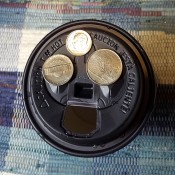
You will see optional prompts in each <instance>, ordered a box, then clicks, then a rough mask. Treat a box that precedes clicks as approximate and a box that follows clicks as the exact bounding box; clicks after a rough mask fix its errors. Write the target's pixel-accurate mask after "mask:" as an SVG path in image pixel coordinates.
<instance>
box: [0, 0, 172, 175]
mask: <svg viewBox="0 0 175 175" xmlns="http://www.w3.org/2000/svg"><path fill="white" fill-rule="evenodd" d="M79 19H99V20H103V21H108V22H111V23H113V24H116V25H118V26H120V27H121V28H123V29H125V30H127V31H128V32H129V33H130V34H132V35H133V36H134V37H135V38H136V39H137V40H138V41H139V42H140V43H141V45H142V46H143V48H144V49H145V51H146V52H147V54H148V56H149V58H150V61H151V63H152V65H153V68H154V70H155V74H156V76H157V83H158V92H157V99H156V104H155V110H154V112H153V114H152V116H151V117H150V119H149V121H148V123H147V125H146V126H145V128H144V129H143V130H142V132H141V133H140V135H139V136H138V137H137V138H136V139H135V140H134V141H132V142H131V143H130V144H129V145H128V146H126V147H125V148H123V149H121V150H119V151H117V152H116V153H114V154H110V155H107V156H103V157H98V158H77V157H73V156H69V155H66V154H63V153H61V152H59V151H57V150H55V149H54V148H52V147H51V146H49V145H48V144H47V143H45V142H44V141H43V140H42V139H41V138H40V137H39V136H38V135H37V134H36V132H35V131H34V130H33V129H32V126H31V124H30V122H29V121H28V118H27V115H26V112H25V109H24V103H23V100H22V85H21V82H22V75H23V71H24V67H25V64H26V61H27V59H28V57H29V55H30V53H31V52H32V50H33V49H34V47H35V46H36V44H37V43H38V42H39V41H40V40H41V39H42V38H43V37H44V36H45V35H46V34H47V33H48V32H50V31H51V30H53V29H54V28H56V27H58V26H60V25H61V24H64V23H66V22H69V21H72V20H79ZM174 67H175V0H155V1H153V0H135V1H134V0H108V1H103V0H93V1H92V0H89V1H86V0H81V1H77V0H76V1H66V0H61V1H56V0H52V1H51V0H43V1H37V0H11V1H9V0H0V175H14V174H18V175H40V174H41V175H91V174H92V175H174V174H175V85H174V84H175V68H174Z"/></svg>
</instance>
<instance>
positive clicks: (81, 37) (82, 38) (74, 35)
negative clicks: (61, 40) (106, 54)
mask: <svg viewBox="0 0 175 175" xmlns="http://www.w3.org/2000/svg"><path fill="white" fill-rule="evenodd" d="M66 47H67V50H68V51H69V52H70V53H71V54H72V55H75V56H82V55H85V54H86V53H87V52H89V50H90V49H91V47H92V39H91V37H90V35H89V34H88V33H87V32H86V31H84V30H75V31H73V32H71V33H70V34H69V35H68V37H67V40H66Z"/></svg>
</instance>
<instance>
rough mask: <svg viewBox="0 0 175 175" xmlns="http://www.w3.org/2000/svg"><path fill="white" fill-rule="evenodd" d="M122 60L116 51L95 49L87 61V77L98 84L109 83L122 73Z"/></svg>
mask: <svg viewBox="0 0 175 175" xmlns="http://www.w3.org/2000/svg"><path fill="white" fill-rule="evenodd" d="M122 68H123V66H122V61H121V59H120V57H119V55H118V54H117V53H115V52H114V51H112V50H109V49H100V50H96V51H95V52H94V53H93V54H92V55H91V56H90V57H89V58H88V62H87V74H88V76H89V78H90V79H91V80H92V81H93V82H94V83H96V84H99V85H110V84H112V83H114V82H115V81H117V80H118V79H119V77H120V75H121V73H122Z"/></svg>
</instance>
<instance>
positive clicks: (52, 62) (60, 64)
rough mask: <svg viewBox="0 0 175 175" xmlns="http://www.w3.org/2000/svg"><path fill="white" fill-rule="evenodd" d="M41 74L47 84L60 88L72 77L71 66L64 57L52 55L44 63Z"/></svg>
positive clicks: (68, 60)
mask: <svg viewBox="0 0 175 175" xmlns="http://www.w3.org/2000/svg"><path fill="white" fill-rule="evenodd" d="M42 73H43V77H44V79H45V80H46V81H47V82H48V83H51V84H53V85H57V86H60V85H63V84H65V83H67V82H68V81H69V80H70V79H71V77H72V75H73V64H72V62H71V60H70V59H69V58H68V57H67V56H65V55H61V54H57V55H53V56H51V57H49V58H48V59H47V60H46V61H45V62H44V64H43V67H42Z"/></svg>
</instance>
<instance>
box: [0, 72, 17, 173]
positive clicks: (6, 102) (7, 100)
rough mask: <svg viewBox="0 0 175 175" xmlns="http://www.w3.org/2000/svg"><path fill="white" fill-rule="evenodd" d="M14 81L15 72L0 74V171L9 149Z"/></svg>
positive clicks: (15, 77)
mask: <svg viewBox="0 0 175 175" xmlns="http://www.w3.org/2000/svg"><path fill="white" fill-rule="evenodd" d="M16 80H17V73H16V72H0V138H1V139H0V147H1V148H0V150H1V152H0V171H1V170H3V167H4V166H5V157H6V155H7V151H8V149H9V145H8V144H9V140H10V127H12V117H13V108H14V100H15V98H16V93H15V89H16Z"/></svg>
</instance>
